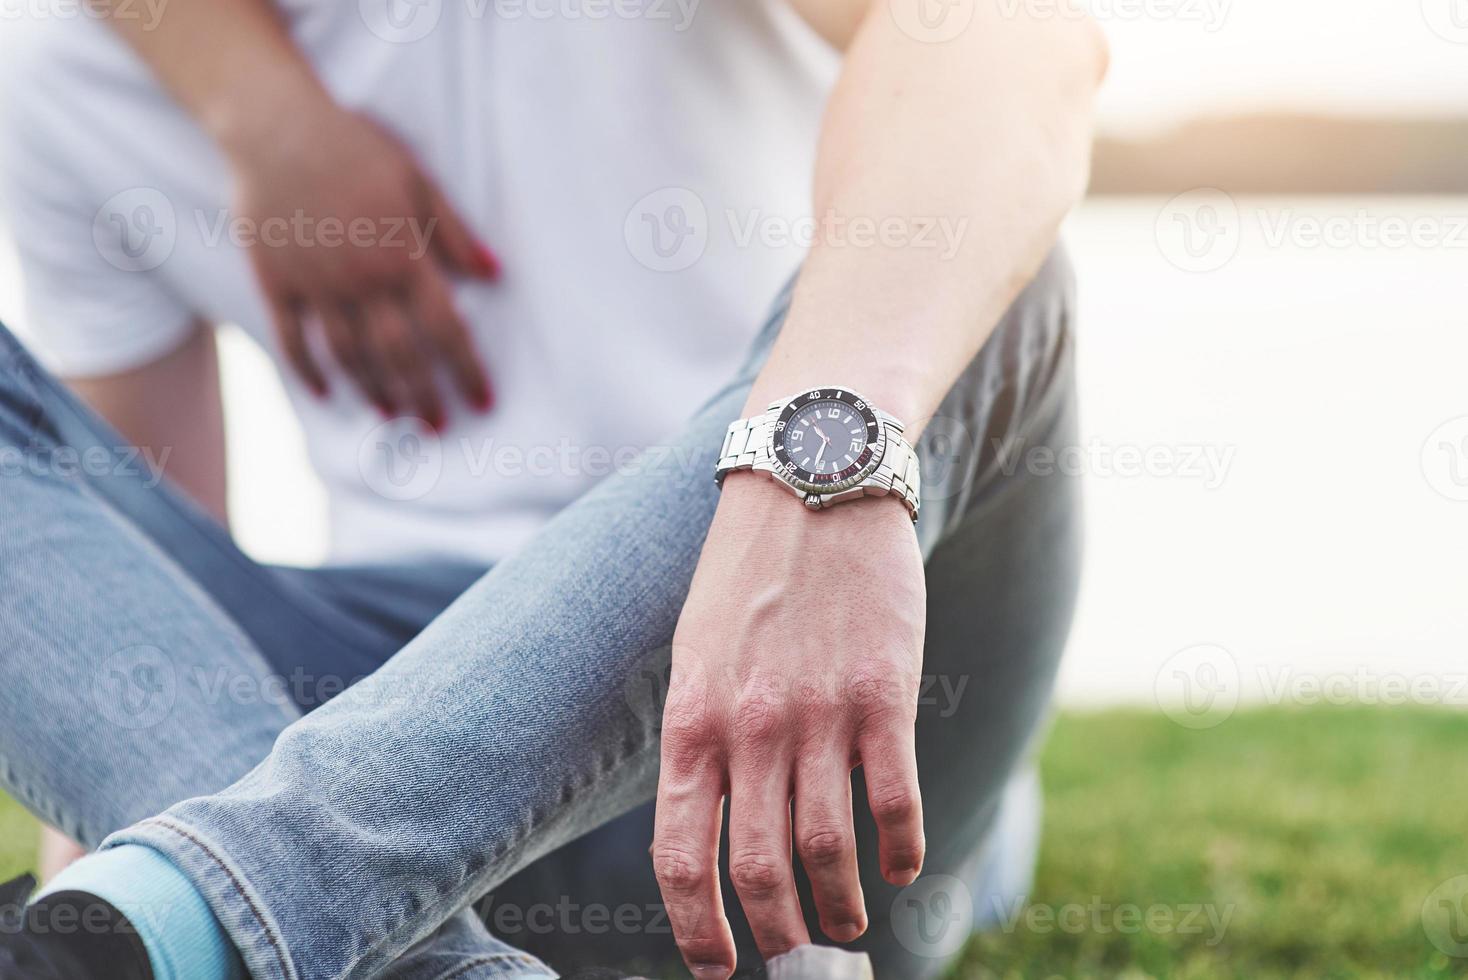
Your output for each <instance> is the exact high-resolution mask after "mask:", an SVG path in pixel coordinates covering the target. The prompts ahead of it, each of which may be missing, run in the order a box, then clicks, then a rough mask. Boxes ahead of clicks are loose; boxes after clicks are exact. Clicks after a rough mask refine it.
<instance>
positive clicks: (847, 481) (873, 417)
mask: <svg viewBox="0 0 1468 980" xmlns="http://www.w3.org/2000/svg"><path fill="white" fill-rule="evenodd" d="M822 401H835V402H841V403H842V404H843V405H845V406H846V407H847V408H850V409H851V410H852V411H854V412H856V413H857V414H858V415H860V416H861V417H862V421H863V422H864V423H865V424H866V430H867V443H866V446H865V447H864V448H863V449H862V451H861V454H860V455H859V456H857V459H856V462H854V463H852V464H851V465H850V466H848V467H847V468H846V469H844V470H841V471H840V472H838V473H812V472H811V471H810V470H807V469H803V468H801V467H800V466H799V465H797V464H796V463H795V462H793V461H792V460H791V459H790V454H789V453H787V452H786V451H785V445H784V441H783V440H782V439H781V438H780V436H781V435H782V434H783V433H784V432H785V427H786V425H787V424H788V423H789V422H790V420H791V419H792V418H794V416H795V413H796V412H798V411H800V410H801V409H802V408H804V407H805V406H807V405H809V404H811V403H812V402H822ZM886 449H887V427H886V426H885V425H883V424H882V420H881V419H880V418H879V417H878V416H877V412H876V409H874V408H873V407H872V404H871V402H869V401H867V400H866V399H865V398H863V397H862V396H861V395H859V394H857V393H856V392H854V391H852V390H851V389H850V388H812V389H810V390H809V391H804V392H801V393H800V394H799V395H796V396H795V397H794V398H791V399H790V400H789V401H787V402H786V403H785V405H784V406H783V407H782V408H781V409H780V414H779V415H778V416H776V418H775V423H774V425H772V426H771V427H770V445H769V453H770V460H771V462H772V467H773V472H774V474H775V476H777V477H779V478H780V479H781V480H783V481H785V482H786V483H788V484H789V485H790V486H792V487H795V488H796V489H797V490H800V491H802V492H804V493H813V494H816V495H818V496H822V497H824V496H829V495H831V494H836V493H842V492H844V491H847V490H850V489H851V488H852V487H855V486H857V485H858V484H860V483H861V482H862V481H863V480H865V479H866V478H867V477H869V476H871V475H872V474H873V473H874V472H876V469H877V467H878V466H879V465H880V464H881V462H882V455H883V453H884V452H885V451H886Z"/></svg>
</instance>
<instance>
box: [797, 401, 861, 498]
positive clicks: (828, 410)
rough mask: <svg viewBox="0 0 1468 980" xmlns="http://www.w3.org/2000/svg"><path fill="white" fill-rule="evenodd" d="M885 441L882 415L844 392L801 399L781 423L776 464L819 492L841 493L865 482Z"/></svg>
mask: <svg viewBox="0 0 1468 980" xmlns="http://www.w3.org/2000/svg"><path fill="white" fill-rule="evenodd" d="M880 441H881V429H880V427H879V425H878V422H877V416H876V413H874V412H873V411H872V410H871V408H870V406H868V405H867V404H866V402H864V401H862V400H861V399H860V398H858V397H857V396H855V395H853V394H852V393H851V392H848V391H842V390H840V389H823V390H818V391H811V392H807V393H806V394H804V395H801V396H800V397H799V398H797V399H795V400H794V401H793V402H791V403H790V404H789V405H787V406H786V407H785V410H784V411H783V412H781V413H780V417H779V419H778V420H777V421H776V423H775V457H776V459H778V460H779V461H780V463H781V464H782V465H784V466H785V467H786V468H787V469H789V470H790V471H791V472H792V474H793V475H794V476H795V478H796V479H798V480H800V481H802V482H804V483H808V484H810V485H811V486H812V487H814V488H817V489H823V490H839V489H842V488H843V486H844V485H849V484H850V483H852V482H854V481H856V480H858V479H860V478H862V477H864V476H865V475H866V472H867V471H868V470H869V469H870V466H869V464H870V463H871V462H872V461H873V459H874V458H875V457H876V453H877V449H878V446H879V445H880Z"/></svg>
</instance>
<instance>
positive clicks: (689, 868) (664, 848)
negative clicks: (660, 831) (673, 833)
mask: <svg viewBox="0 0 1468 980" xmlns="http://www.w3.org/2000/svg"><path fill="white" fill-rule="evenodd" d="M652 872H653V877H655V878H656V879H657V882H658V885H659V886H661V888H662V889H663V891H665V892H668V893H670V894H674V895H681V894H686V893H688V892H694V891H698V890H699V889H700V888H702V887H704V886H705V885H706V884H707V883H708V881H709V879H710V875H711V874H712V871H711V868H710V865H709V863H708V861H706V860H702V859H700V858H698V857H695V856H694V855H693V853H692V852H690V851H687V850H685V849H683V848H680V847H674V846H671V845H667V844H656V843H655V844H653V848H652Z"/></svg>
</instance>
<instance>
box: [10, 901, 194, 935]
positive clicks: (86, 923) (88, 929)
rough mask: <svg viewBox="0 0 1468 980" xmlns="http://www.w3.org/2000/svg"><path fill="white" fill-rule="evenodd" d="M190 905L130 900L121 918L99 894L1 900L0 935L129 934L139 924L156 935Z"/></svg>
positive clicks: (134, 932)
mask: <svg viewBox="0 0 1468 980" xmlns="http://www.w3.org/2000/svg"><path fill="white" fill-rule="evenodd" d="M192 908H193V907H192V905H190V904H189V903H185V902H171V901H157V900H155V901H146V900H144V901H138V902H136V903H133V902H129V904H128V909H127V917H126V918H124V917H123V916H120V915H118V914H117V909H115V908H114V907H113V906H112V905H110V904H109V903H107V902H105V901H103V900H102V899H100V898H97V899H92V900H90V901H84V900H81V899H79V898H75V897H74V900H72V901H67V902H54V903H39V904H36V905H30V904H29V903H28V901H27V899H22V900H20V901H19V902H17V903H15V904H13V905H11V904H0V936H3V935H18V934H20V933H21V932H24V933H26V934H27V935H31V936H78V935H85V936H132V935H136V934H137V932H138V926H139V925H144V926H145V927H146V929H145V931H148V932H151V933H152V934H154V935H158V934H160V933H162V932H163V931H165V930H166V929H169V928H170V922H171V920H172V919H173V916H174V915H175V914H176V913H177V912H179V911H183V910H192Z"/></svg>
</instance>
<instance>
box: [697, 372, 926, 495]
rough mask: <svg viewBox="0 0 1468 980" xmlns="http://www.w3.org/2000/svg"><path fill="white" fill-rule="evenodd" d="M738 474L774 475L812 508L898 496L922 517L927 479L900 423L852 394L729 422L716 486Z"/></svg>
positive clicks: (800, 398)
mask: <svg viewBox="0 0 1468 980" xmlns="http://www.w3.org/2000/svg"><path fill="white" fill-rule="evenodd" d="M734 470H756V471H758V472H761V473H768V474H769V475H770V477H771V478H772V479H774V480H775V481H776V482H778V483H780V484H783V485H784V486H786V487H788V488H789V489H790V491H791V492H792V493H794V494H795V495H796V496H797V497H800V498H802V499H803V500H804V501H805V504H806V506H807V507H811V508H813V509H820V508H822V507H830V506H832V505H834V504H840V503H845V502H846V501H848V500H855V499H857V498H858V497H885V496H887V495H888V494H896V495H897V496H898V497H900V498H901V499H902V502H903V503H904V504H906V505H907V510H908V512H909V513H910V514H911V515H912V519H913V520H914V521H916V520H917V518H918V507H919V505H920V494H921V487H922V479H921V476H920V475H919V473H918V458H917V453H916V452H914V451H913V448H912V445H911V444H910V443H908V441H907V439H906V438H904V437H903V435H902V423H901V422H899V421H897V419H895V418H893V417H892V416H891V415H888V414H887V413H886V412H883V411H880V410H879V409H877V408H874V407H873V406H872V404H871V403H870V402H868V401H867V400H866V399H865V398H863V397H861V396H860V395H858V394H857V393H856V392H854V391H852V390H850V389H849V388H816V389H813V390H811V391H806V392H802V393H801V394H799V395H795V396H794V397H792V398H789V399H787V400H785V401H777V402H771V403H770V407H769V410H768V411H766V412H765V413H764V414H763V415H755V416H753V417H751V418H747V419H740V420H739V421H737V422H734V423H731V424H730V426H729V431H728V432H727V433H726V434H725V436H724V448H723V450H722V451H721V452H720V453H719V462H718V464H717V465H716V466H715V468H714V480H715V481H717V482H718V484H719V486H720V487H722V486H723V485H724V477H725V475H727V474H728V473H731V472H733V471H734Z"/></svg>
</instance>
